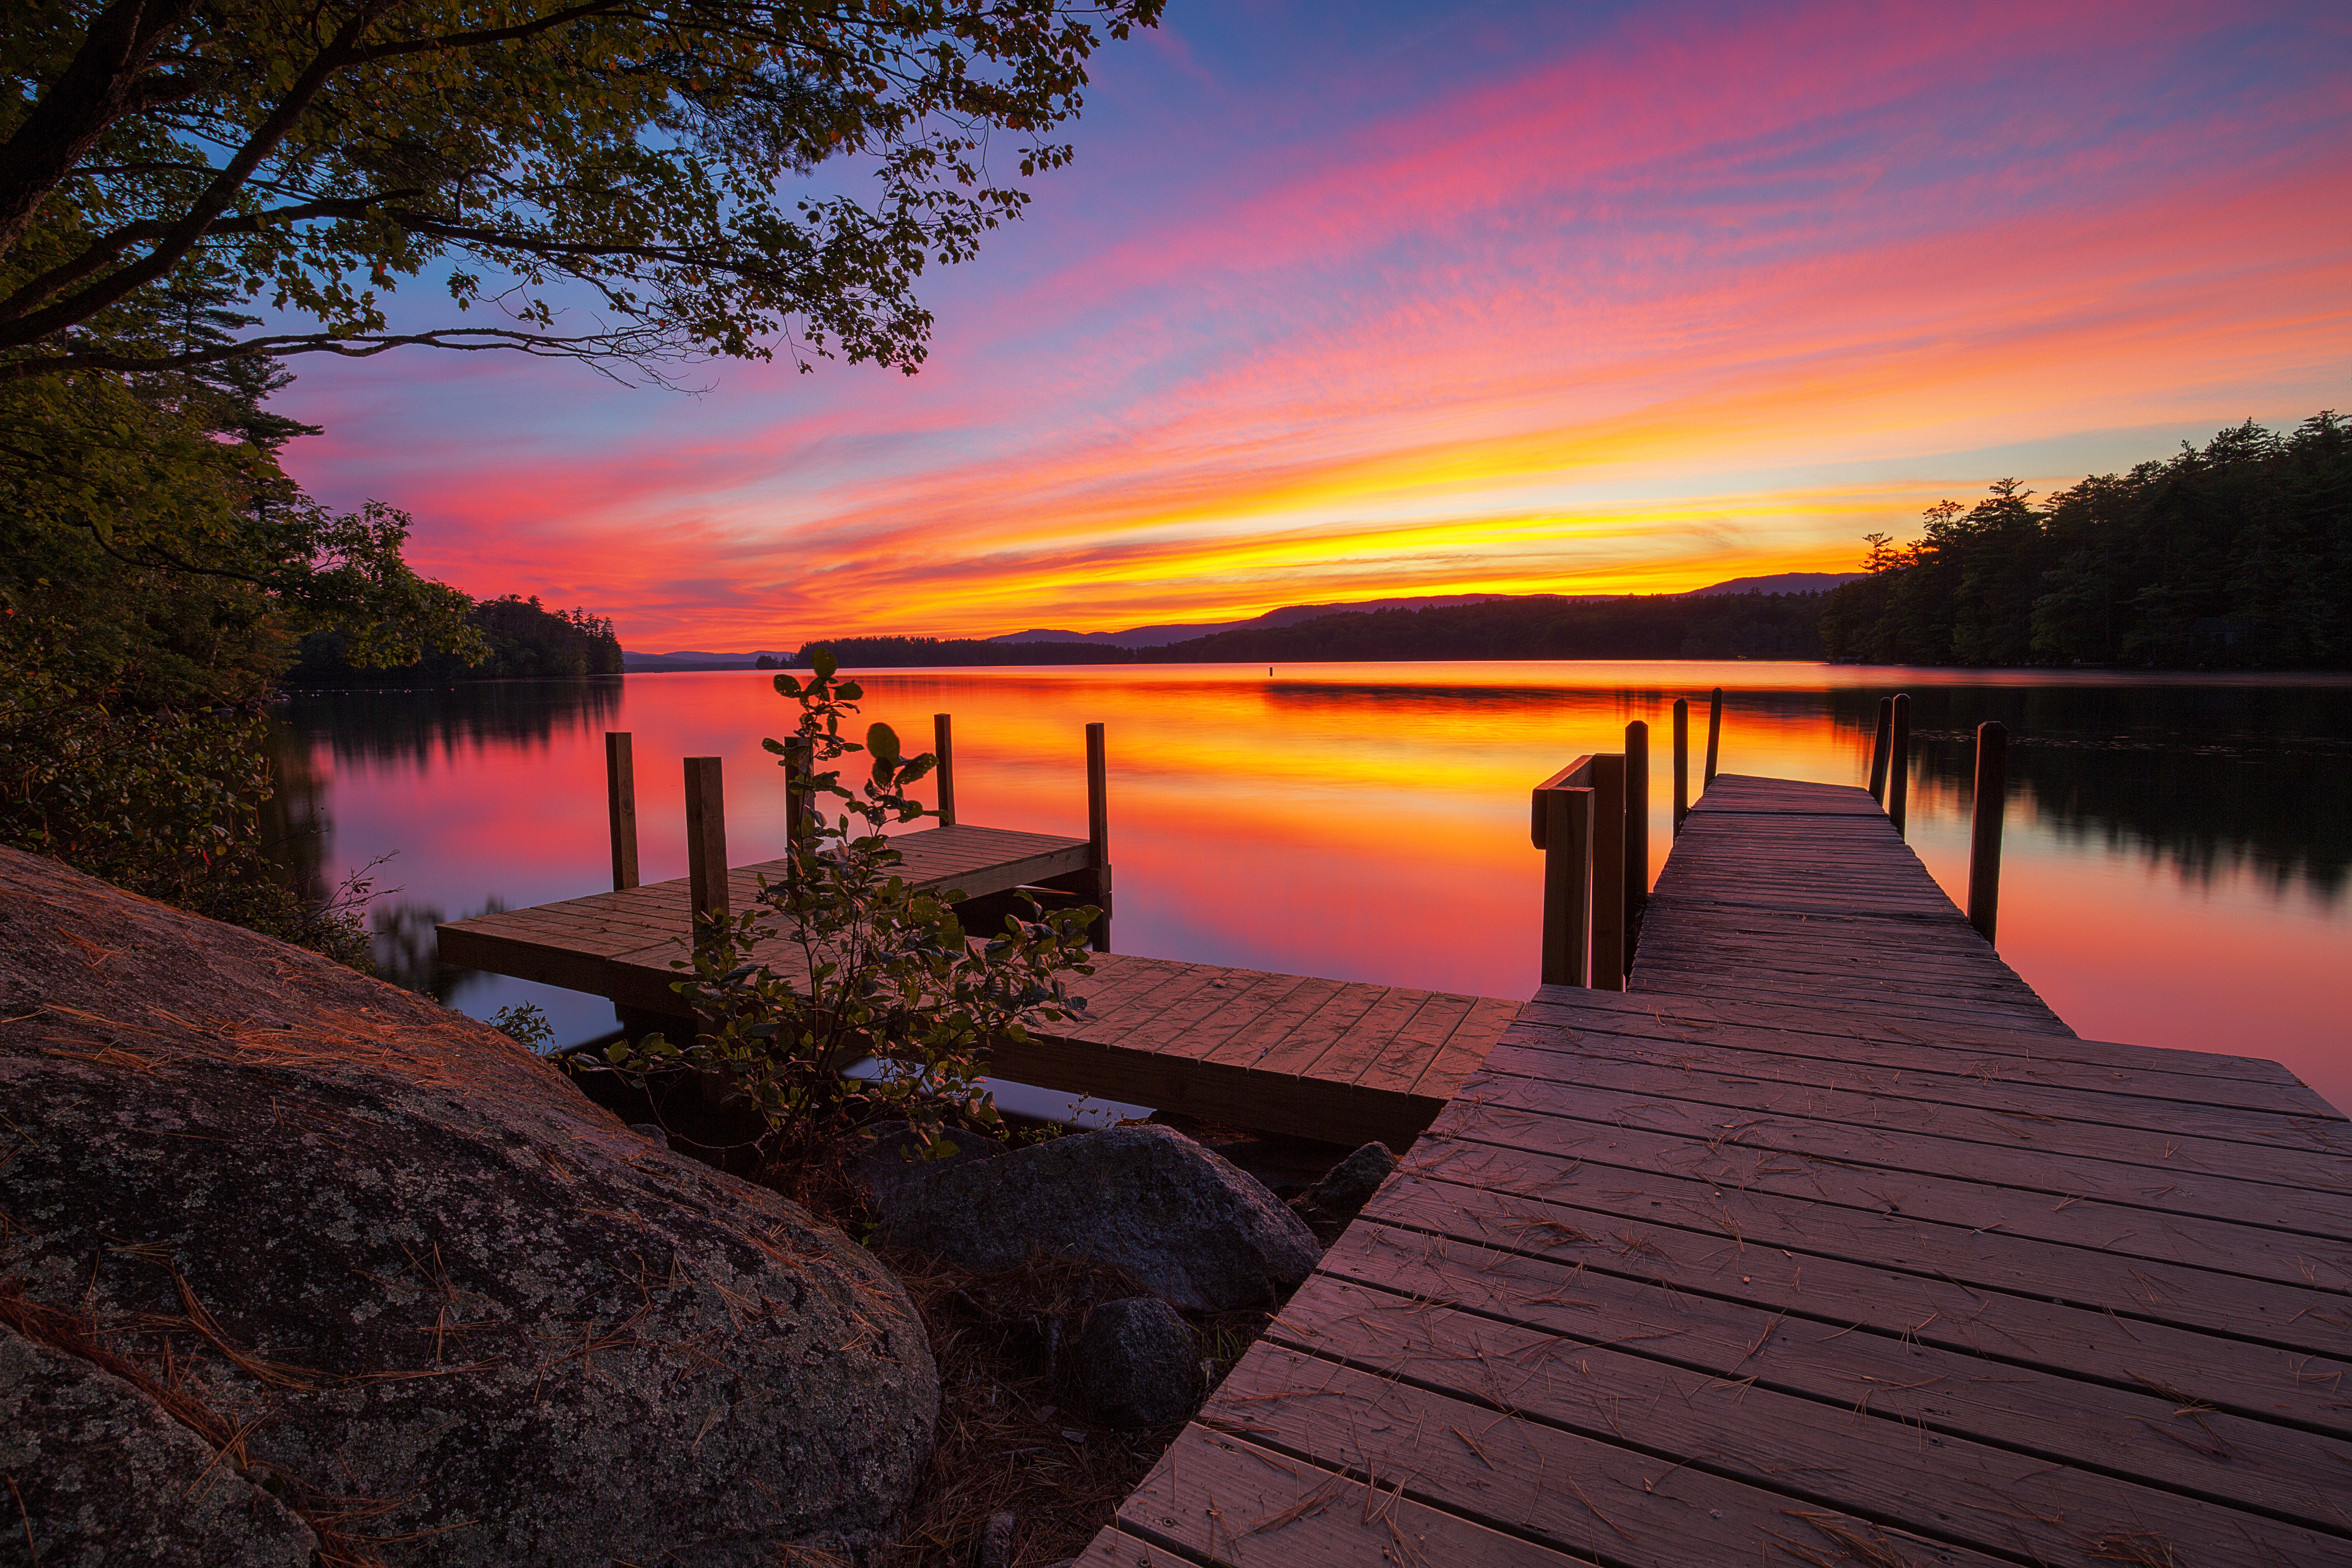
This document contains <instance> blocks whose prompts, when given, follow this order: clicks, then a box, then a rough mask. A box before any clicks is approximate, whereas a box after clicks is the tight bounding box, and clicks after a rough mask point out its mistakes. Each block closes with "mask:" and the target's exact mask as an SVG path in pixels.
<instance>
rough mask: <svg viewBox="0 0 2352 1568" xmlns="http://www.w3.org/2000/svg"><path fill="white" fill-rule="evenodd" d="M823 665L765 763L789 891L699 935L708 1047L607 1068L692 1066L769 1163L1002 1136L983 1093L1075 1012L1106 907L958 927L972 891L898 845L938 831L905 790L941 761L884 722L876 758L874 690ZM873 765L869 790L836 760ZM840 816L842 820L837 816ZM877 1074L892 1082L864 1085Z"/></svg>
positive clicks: (653, 1050) (631, 1053)
mask: <svg viewBox="0 0 2352 1568" xmlns="http://www.w3.org/2000/svg"><path fill="white" fill-rule="evenodd" d="M837 668H838V667H837V666H836V665H835V661H834V659H833V658H832V657H831V655H830V654H828V653H825V652H824V651H822V650H820V651H819V652H818V654H817V655H816V667H815V669H814V673H813V674H811V676H810V677H809V678H808V679H807V680H806V681H805V683H803V682H802V681H800V680H797V679H794V678H793V677H792V676H790V675H779V676H777V677H776V690H777V692H778V693H779V694H780V695H782V696H784V697H787V698H791V699H793V700H795V701H796V702H797V703H798V704H799V709H800V711H799V717H798V722H797V725H796V727H795V729H794V731H793V739H792V741H791V742H789V743H787V742H781V741H776V740H773V739H771V740H769V741H767V742H764V744H765V746H766V748H767V750H768V751H769V752H771V753H772V754H773V755H775V756H776V757H777V758H778V759H779V764H780V765H781V766H782V767H783V768H784V769H785V770H786V773H787V775H788V787H789V788H790V790H791V792H792V798H793V804H794V805H795V807H796V808H797V809H796V810H795V812H794V814H793V822H794V825H793V836H792V842H791V845H790V847H789V849H788V851H787V854H786V857H785V861H786V867H787V872H786V875H785V877H784V878H783V879H782V881H779V882H773V883H772V882H769V881H768V880H766V879H764V878H763V879H761V884H760V890H759V894H758V897H757V900H756V901H755V903H754V906H753V907H752V908H751V909H750V910H745V911H743V912H742V913H740V914H738V915H735V916H734V917H732V918H731V919H728V920H724V921H708V922H706V923H705V924H704V925H703V926H702V927H701V928H700V929H698V931H697V932H696V933H695V938H694V942H693V946H692V951H691V956H690V957H688V958H685V959H680V960H678V961H677V963H676V964H675V965H674V967H676V968H677V969H679V970H681V971H683V972H684V973H683V976H682V978H681V979H680V980H679V982H678V983H677V987H676V989H677V991H678V993H679V994H680V995H682V996H683V997H684V998H685V999H686V1000H687V1002H688V1004H689V1005H691V1006H692V1007H693V1009H694V1012H695V1015H696V1016H697V1017H698V1019H699V1020H700V1028H699V1029H698V1032H697V1034H696V1035H695V1036H694V1037H693V1038H692V1040H690V1041H687V1042H677V1041H672V1040H670V1039H668V1038H667V1037H664V1036H661V1035H648V1036H646V1037H644V1038H642V1039H640V1040H637V1041H635V1042H626V1041H625V1042H623V1043H621V1044H619V1045H616V1046H614V1047H611V1049H610V1050H609V1051H608V1052H607V1053H606V1055H607V1059H608V1060H609V1061H611V1063H612V1064H613V1065H614V1067H615V1068H619V1069H620V1070H621V1071H623V1072H624V1073H625V1074H626V1075H628V1076H629V1077H630V1079H631V1080H632V1081H634V1082H636V1083H638V1084H640V1085H642V1084H643V1083H644V1082H645V1081H646V1077H647V1076H648V1075H650V1074H654V1073H658V1072H661V1071H663V1070H666V1069H675V1068H688V1069H691V1070H694V1071H697V1072H700V1073H704V1074H708V1075H711V1076H712V1077H714V1078H716V1079H718V1080H719V1082H720V1083H721V1084H723V1085H724V1086H725V1089H726V1090H727V1091H728V1093H729V1095H730V1097H732V1098H734V1099H736V1100H739V1101H741V1100H748V1101H749V1102H750V1103H751V1104H752V1105H753V1106H755V1107H756V1108H757V1109H758V1110H759V1111H760V1113H761V1117H762V1119H763V1120H764V1122H765V1125H766V1127H767V1130H768V1135H769V1136H768V1142H769V1144H770V1147H771V1152H774V1153H777V1154H779V1155H782V1156H784V1157H793V1156H795V1155H805V1154H808V1153H811V1152H815V1151H817V1150H819V1149H821V1148H823V1147H824V1146H825V1145H827V1144H829V1143H831V1142H834V1141H835V1140H836V1139H838V1138H839V1137H840V1136H841V1135H842V1134H844V1133H845V1132H847V1131H849V1130H851V1129H852V1128H855V1127H857V1126H860V1125H862V1124H864V1123H866V1122H868V1121H879V1120H884V1119H886V1118H887V1119H903V1120H905V1121H908V1122H910V1123H911V1124H913V1126H914V1127H915V1128H916V1130H917V1137H918V1138H919V1140H920V1141H921V1142H923V1143H925V1144H926V1145H928V1144H929V1142H930V1140H931V1138H932V1136H933V1135H934V1134H935V1133H936V1132H937V1131H938V1130H939V1129H940V1127H941V1126H943V1125H950V1124H957V1125H965V1126H972V1127H979V1128H983V1129H994V1128H996V1127H998V1126H1000V1125H1001V1119H1000V1118H999V1117H998V1115H997V1112H996V1107H995V1105H994V1104H993V1103H992V1101H991V1100H990V1099H989V1096H988V1093H987V1091H986V1089H985V1088H984V1087H983V1086H982V1084H981V1083H980V1081H979V1079H981V1077H982V1074H983V1073H984V1071H985V1070H986V1063H987V1056H988V1051H989V1047H991V1046H992V1044H993V1043H994V1042H995V1041H996V1040H998V1039H1013V1040H1020V1039H1024V1038H1026V1033H1025V1027H1024V1025H1025V1023H1026V1021H1028V1020H1032V1019H1045V1020H1050V1019H1062V1018H1068V1017H1071V1016H1076V1014H1078V1013H1079V1012H1080V1011H1081V1010H1082V1009H1083V1008H1084V1006H1085V1005H1086V1004H1085V1002H1084V1000H1083V999H1082V998H1079V997H1075V996H1072V995H1070V994H1069V993H1068V990H1067V989H1066V980H1065V978H1064V976H1065V974H1066V973H1071V972H1075V973H1081V974H1091V973H1093V972H1094V971H1093V968H1092V966H1091V965H1090V964H1089V963H1087V946H1086V932H1087V927H1088V926H1089V925H1091V924H1092V923H1093V922H1094V921H1095V919H1096V918H1097V911H1096V910H1092V909H1076V910H1061V911H1058V912H1055V913H1054V914H1050V915H1047V914H1044V913H1042V912H1040V911H1038V910H1037V909H1036V906H1035V905H1034V903H1032V905H1031V906H1030V909H1031V913H1032V914H1033V915H1034V917H1035V918H1034V919H1023V918H1021V917H1020V916H1018V915H1008V916H1006V917H1005V921H1004V926H1003V930H1002V931H996V932H992V933H988V934H986V935H985V936H984V938H982V940H978V941H975V940H973V939H972V937H971V935H970V934H968V933H967V932H966V931H964V929H963V925H962V923H961V921H959V920H958V919H957V916H956V905H957V903H959V902H960V901H961V900H962V898H963V895H962V894H961V893H959V892H952V891H937V890H932V889H917V888H915V887H912V886H910V885H909V884H908V882H907V880H906V879H905V878H903V877H902V876H900V875H899V874H898V866H899V865H900V864H901V861H902V858H901V857H900V855H899V854H898V850H896V849H895V848H893V847H891V843H890V839H889V837H888V836H887V833H885V831H884V829H885V828H886V827H887V826H891V825H894V824H902V823H907V822H912V821H915V820H917V819H918V818H919V817H921V816H925V815H927V814H926V812H925V809H924V807H923V806H922V805H920V804H919V802H916V801H914V800H911V799H909V798H908V795H907V793H906V792H907V789H908V786H909V785H911V784H914V783H915V782H916V781H918V780H919V779H921V778H922V777H923V776H924V775H926V774H927V773H929V772H930V770H931V768H932V766H933V765H934V763H935V760H936V759H934V758H933V757H931V756H929V754H925V755H921V756H915V757H909V756H907V755H906V754H904V752H902V751H901V749H900V747H899V743H898V736H897V735H896V734H895V733H893V732H892V731H891V730H890V728H889V726H887V724H874V725H870V726H868V727H867V729H866V739H865V742H863V743H862V744H861V743H858V742H852V741H849V740H846V739H845V738H844V737H843V735H842V732H841V729H842V723H843V721H845V719H848V718H849V717H851V716H852V715H854V714H855V713H856V711H857V701H858V700H859V698H861V697H862V696H863V695H864V693H863V691H862V690H861V689H860V688H859V687H858V685H857V683H856V681H849V680H837V679H835V673H836V670H837ZM853 753H857V754H863V755H864V756H865V757H866V758H867V759H868V765H867V767H866V770H865V771H866V774H867V776H866V779H865V780H863V781H862V782H861V783H860V784H858V785H857V787H856V788H852V787H850V786H849V785H846V784H844V783H843V782H842V774H841V773H840V772H839V771H838V770H837V769H835V767H834V766H833V765H832V764H835V763H838V762H840V761H841V759H842V758H844V757H845V756H848V755H851V754H853ZM836 806H837V807H838V808H839V809H838V811H837V813H836V814H835V815H833V816H828V815H827V814H828V812H833V811H834V810H835V807H836ZM866 1058H877V1060H878V1061H879V1062H880V1063H881V1070H880V1071H879V1072H878V1073H877V1074H876V1075H874V1076H872V1077H862V1078H850V1077H846V1076H845V1069H847V1068H850V1067H851V1066H853V1065H854V1064H856V1063H857V1062H859V1061H862V1060H865V1059H866Z"/></svg>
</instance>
